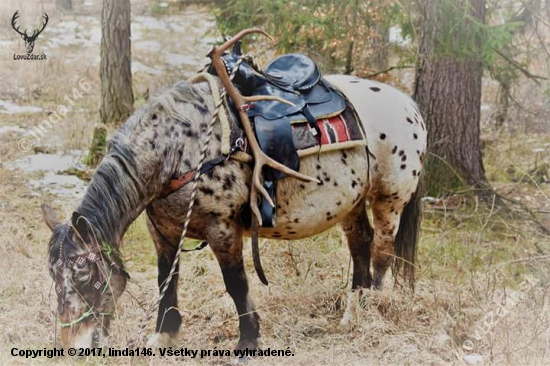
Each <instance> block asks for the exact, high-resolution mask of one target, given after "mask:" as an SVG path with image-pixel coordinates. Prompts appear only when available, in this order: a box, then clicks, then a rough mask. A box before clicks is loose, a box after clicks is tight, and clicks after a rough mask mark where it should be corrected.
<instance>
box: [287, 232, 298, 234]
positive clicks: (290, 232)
mask: <svg viewBox="0 0 550 366" xmlns="http://www.w3.org/2000/svg"><path fill="white" fill-rule="evenodd" d="M288 233H289V234H296V231H289V232H288Z"/></svg>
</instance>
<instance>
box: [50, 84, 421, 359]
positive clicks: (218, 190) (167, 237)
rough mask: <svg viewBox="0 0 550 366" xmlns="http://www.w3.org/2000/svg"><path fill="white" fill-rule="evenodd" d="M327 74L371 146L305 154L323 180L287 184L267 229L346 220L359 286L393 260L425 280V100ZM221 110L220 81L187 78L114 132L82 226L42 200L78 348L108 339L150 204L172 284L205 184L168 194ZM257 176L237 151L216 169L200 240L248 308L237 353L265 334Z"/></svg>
mask: <svg viewBox="0 0 550 366" xmlns="http://www.w3.org/2000/svg"><path fill="white" fill-rule="evenodd" d="M326 79H327V80H328V81H329V82H330V83H331V84H332V85H333V86H334V87H336V88H337V89H339V90H340V91H341V92H342V93H343V94H344V95H345V96H346V97H347V98H348V99H349V101H350V103H351V104H352V105H353V106H354V107H355V109H356V112H357V115H358V116H359V117H360V120H361V123H362V125H363V127H364V131H365V135H366V136H367V140H368V149H366V148H365V147H354V148H349V149H346V150H340V151H330V152H326V153H322V154H320V155H319V156H315V155H314V156H308V157H304V158H302V160H301V167H300V173H304V174H306V175H310V176H319V177H320V180H319V181H318V182H303V181H300V180H298V179H296V178H292V177H286V178H284V179H282V180H281V181H279V184H278V186H277V197H278V204H277V207H276V210H277V223H276V225H275V226H274V227H272V228H268V227H261V228H259V236H260V237H262V238H270V239H279V240H294V239H301V238H305V237H309V236H312V235H315V234H318V233H321V232H322V231H324V230H327V229H329V228H330V227H332V226H334V225H336V224H341V226H342V228H343V231H344V233H345V235H346V238H347V244H348V246H349V251H350V255H351V259H352V262H353V276H352V284H351V291H352V293H354V292H357V291H358V290H360V289H369V288H371V287H372V288H374V289H381V288H382V285H383V279H384V274H385V273H386V271H387V269H388V268H389V267H390V265H392V268H395V269H396V270H400V272H402V275H403V276H404V277H405V279H406V280H409V281H410V283H411V284H412V281H414V266H415V265H414V260H415V254H416V247H417V241H418V232H419V223H420V220H421V188H420V187H421V185H420V184H419V181H420V176H421V172H422V166H423V159H424V154H425V151H426V137H427V132H426V128H425V125H424V122H423V120H422V117H421V114H420V112H419V110H418V108H417V106H416V104H415V103H414V101H413V100H412V99H411V98H409V97H408V96H407V95H405V94H404V93H402V92H401V91H398V90H397V89H395V88H393V87H391V86H389V85H385V84H381V83H378V82H375V81H370V80H366V79H360V78H357V77H353V76H345V75H332V76H327V78H326ZM214 109H215V103H214V101H213V97H212V90H211V87H210V85H209V84H208V83H205V82H201V83H196V84H192V83H189V82H185V81H181V82H178V83H176V84H175V85H173V86H172V87H171V88H169V89H168V90H166V91H164V92H162V93H160V94H159V95H158V96H156V97H152V98H150V100H149V101H148V102H147V103H146V104H145V105H144V106H143V107H142V108H141V109H139V110H137V111H136V112H135V113H134V114H133V115H132V116H131V117H129V119H128V120H127V121H126V122H125V123H124V124H123V125H122V127H121V128H120V129H119V130H118V131H117V132H115V133H114V134H113V135H112V136H111V137H110V138H109V140H108V148H107V154H106V156H105V158H104V159H103V161H102V162H101V164H100V165H99V166H98V168H97V170H96V172H95V174H94V176H93V179H92V180H91V182H90V184H89V186H88V187H87V190H86V193H85V195H84V197H83V198H82V200H81V202H80V204H79V205H78V207H77V208H76V210H75V211H74V212H73V213H72V216H71V218H70V220H69V221H68V222H66V223H62V222H60V221H59V219H58V218H57V215H56V213H55V212H54V210H53V209H52V207H50V206H49V205H47V204H44V205H43V206H42V210H43V216H44V220H45V222H46V224H47V226H48V227H49V228H50V229H51V230H52V232H53V234H52V236H51V239H50V241H49V243H48V249H49V251H48V253H49V272H50V275H51V276H52V278H53V280H54V281H55V289H56V292H57V300H58V303H57V307H58V309H57V310H58V316H59V321H60V323H61V343H62V345H63V346H64V347H77V348H91V347H94V346H95V345H97V344H102V342H104V340H105V339H106V337H107V336H108V329H109V324H110V321H111V317H112V315H113V312H114V310H115V306H116V301H117V299H118V298H120V295H121V294H122V293H123V291H124V289H125V286H126V282H127V279H128V275H127V273H126V271H125V269H124V264H123V260H122V256H121V252H120V245H121V241H122V238H123V236H124V233H125V232H126V230H127V229H128V227H129V225H130V224H131V223H132V222H133V221H134V220H135V219H136V218H137V217H138V216H139V215H140V214H141V213H142V212H143V211H146V215H147V227H148V230H149V232H150V235H151V237H152V239H153V242H154V245H155V249H156V252H157V256H158V284H159V287H161V286H162V285H163V283H164V282H165V280H166V278H167V277H168V274H169V271H170V268H171V265H172V263H173V261H174V258H175V256H176V250H177V246H178V242H179V240H180V236H181V234H182V230H183V226H184V222H185V219H186V214H187V208H188V205H189V202H190V199H191V195H192V188H191V186H192V185H185V186H183V187H182V188H181V189H179V190H177V191H175V192H173V193H172V194H171V195H169V196H166V195H164V194H163V190H164V188H165V187H166V185H167V184H168V182H170V180H171V179H172V178H173V177H174V176H176V175H179V174H182V173H184V172H187V171H189V170H191V169H193V168H196V166H197V164H198V162H199V151H200V150H201V147H202V146H203V145H204V143H203V137H204V135H205V132H206V130H207V124H208V122H209V121H210V119H211V117H212V114H213V112H214ZM221 133H222V131H221V127H220V126H219V124H215V125H214V128H213V131H212V139H211V141H210V143H209V144H208V146H207V147H206V157H207V159H211V158H213V157H215V156H218V155H219V154H220V151H221V150H220V146H221ZM251 175H252V168H251V166H250V165H249V164H247V163H243V162H240V161H237V160H234V159H227V160H225V161H224V162H223V163H222V164H220V165H218V166H217V167H215V168H214V169H213V170H211V171H209V172H208V173H206V174H204V175H202V176H201V179H200V181H199V182H198V189H197V192H196V197H195V206H194V210H193V214H192V215H191V217H190V222H189V227H188V235H187V236H188V237H190V238H195V239H198V240H203V241H205V242H207V243H208V244H209V246H210V249H211V250H212V252H213V253H214V255H215V257H216V259H217V261H218V262H219V266H220V268H221V273H222V276H223V281H224V283H225V287H226V290H227V292H228V293H229V295H230V296H231V297H232V299H233V301H234V303H235V306H236V309H237V313H238V316H239V318H238V319H239V330H240V337H239V340H238V343H237V345H236V349H237V350H245V349H246V348H248V349H249V350H251V349H256V348H257V347H258V337H259V335H260V324H259V317H258V314H257V312H256V311H255V309H254V305H253V302H252V300H251V299H250V297H249V286H248V281H247V276H246V273H245V268H244V264H243V253H242V252H243V237H244V236H249V235H250V226H249V225H250V208H249V191H250V184H251ZM369 207H370V209H371V210H372V224H371V223H370V221H369V217H368V215H367V209H368V208H369ZM247 217H248V220H247ZM371 268H372V274H371ZM178 270H179V268H177V270H176V275H175V276H174V278H173V280H172V281H171V283H170V284H169V286H168V289H167V291H166V294H165V296H164V297H163V298H162V300H161V302H160V304H159V309H158V317H157V322H156V328H155V334H154V335H153V336H152V337H151V342H150V344H152V345H157V346H160V345H163V344H164V345H165V344H169V343H170V342H171V341H173V340H174V338H175V337H176V335H177V333H178V330H179V328H180V326H181V323H182V320H181V316H180V313H179V312H178V310H177V309H178V292H177V286H178V276H177V272H178Z"/></svg>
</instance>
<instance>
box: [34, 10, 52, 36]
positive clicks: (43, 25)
mask: <svg viewBox="0 0 550 366" xmlns="http://www.w3.org/2000/svg"><path fill="white" fill-rule="evenodd" d="M42 17H43V18H44V19H46V21H45V22H44V23H42V29H40V30H38V29H36V30H35V31H34V32H33V34H32V36H33V37H38V35H39V34H40V33H42V31H43V30H44V28H46V24H48V20H49V19H50V18H49V17H48V14H47V13H44V15H43V16H42ZM36 32H38V33H36ZM35 33H36V35H35Z"/></svg>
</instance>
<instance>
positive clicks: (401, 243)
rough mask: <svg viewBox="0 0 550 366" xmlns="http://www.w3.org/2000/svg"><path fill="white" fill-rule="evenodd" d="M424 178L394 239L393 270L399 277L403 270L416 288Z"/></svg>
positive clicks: (404, 211)
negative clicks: (416, 263)
mask: <svg viewBox="0 0 550 366" xmlns="http://www.w3.org/2000/svg"><path fill="white" fill-rule="evenodd" d="M422 191H423V184H422V180H421V181H420V182H419V183H418V186H417V188H416V192H414V194H413V195H412V197H411V199H410V201H409V202H408V203H407V204H406V205H405V207H404V208H403V212H402V214H401V220H400V222H399V229H398V230H397V235H396V236H395V241H394V253H395V255H396V257H397V258H395V260H394V261H393V264H392V272H393V274H394V277H395V278H397V276H398V274H399V273H400V272H402V275H403V278H404V279H405V281H408V282H409V286H410V287H411V288H412V289H414V280H415V277H414V270H415V259H416V246H417V243H418V237H419V232H420V223H421V221H422Z"/></svg>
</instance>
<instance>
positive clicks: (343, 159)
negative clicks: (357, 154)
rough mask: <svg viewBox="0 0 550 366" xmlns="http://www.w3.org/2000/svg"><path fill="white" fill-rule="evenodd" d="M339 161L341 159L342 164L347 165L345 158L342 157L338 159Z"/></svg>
mask: <svg viewBox="0 0 550 366" xmlns="http://www.w3.org/2000/svg"><path fill="white" fill-rule="evenodd" d="M340 161H341V162H342V163H343V164H344V165H348V161H347V160H346V158H342V159H340Z"/></svg>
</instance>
